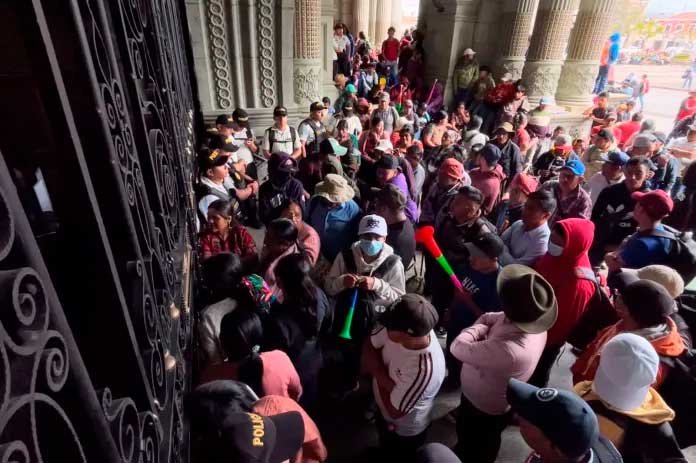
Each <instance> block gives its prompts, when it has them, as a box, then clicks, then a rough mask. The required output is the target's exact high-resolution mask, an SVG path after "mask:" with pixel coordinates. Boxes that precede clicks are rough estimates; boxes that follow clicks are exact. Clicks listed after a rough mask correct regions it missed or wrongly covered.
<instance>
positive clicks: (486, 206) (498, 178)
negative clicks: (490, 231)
mask: <svg viewBox="0 0 696 463" xmlns="http://www.w3.org/2000/svg"><path fill="white" fill-rule="evenodd" d="M469 176H470V177H471V186H474V187H476V188H478V189H479V190H481V193H483V204H482V205H481V210H482V212H483V215H485V216H487V215H488V214H490V213H491V211H492V210H493V209H494V208H495V206H496V205H497V204H498V200H499V199H500V185H501V184H502V182H503V180H504V179H505V174H504V173H503V168H502V166H501V165H500V164H497V165H496V166H495V168H494V169H493V170H489V171H483V170H481V169H480V168H479V169H474V170H472V171H471V172H469Z"/></svg>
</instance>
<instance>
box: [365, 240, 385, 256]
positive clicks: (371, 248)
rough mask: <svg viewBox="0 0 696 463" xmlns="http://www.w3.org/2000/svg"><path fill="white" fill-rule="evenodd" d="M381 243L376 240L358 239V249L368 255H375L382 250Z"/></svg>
mask: <svg viewBox="0 0 696 463" xmlns="http://www.w3.org/2000/svg"><path fill="white" fill-rule="evenodd" d="M383 244H384V243H382V242H381V241H377V240H375V241H372V240H360V249H362V252H364V253H365V254H367V255H368V256H376V255H377V254H379V252H380V251H381V250H382V246H383Z"/></svg>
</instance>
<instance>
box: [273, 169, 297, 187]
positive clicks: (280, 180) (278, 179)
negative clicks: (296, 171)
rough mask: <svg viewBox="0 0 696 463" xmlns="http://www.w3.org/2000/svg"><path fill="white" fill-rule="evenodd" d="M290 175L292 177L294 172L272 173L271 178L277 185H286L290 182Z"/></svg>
mask: <svg viewBox="0 0 696 463" xmlns="http://www.w3.org/2000/svg"><path fill="white" fill-rule="evenodd" d="M290 177H292V174H290V173H289V172H275V173H273V174H271V180H272V181H273V184H274V185H276V186H284V185H285V184H286V183H288V181H289V180H290Z"/></svg>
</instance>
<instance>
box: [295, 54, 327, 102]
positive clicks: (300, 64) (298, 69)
mask: <svg viewBox="0 0 696 463" xmlns="http://www.w3.org/2000/svg"><path fill="white" fill-rule="evenodd" d="M320 83H321V61H319V60H318V59H317V60H293V73H292V89H293V100H294V101H295V103H296V104H298V105H301V106H302V105H306V106H308V105H309V104H311V103H312V102H314V101H320V100H321V95H320V90H321V89H320V87H319V84H320Z"/></svg>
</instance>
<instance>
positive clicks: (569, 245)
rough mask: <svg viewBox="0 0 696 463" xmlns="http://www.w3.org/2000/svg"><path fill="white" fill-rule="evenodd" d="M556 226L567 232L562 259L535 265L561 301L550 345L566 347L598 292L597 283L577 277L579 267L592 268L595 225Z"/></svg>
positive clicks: (543, 259) (575, 222)
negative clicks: (590, 254) (589, 252)
mask: <svg viewBox="0 0 696 463" xmlns="http://www.w3.org/2000/svg"><path fill="white" fill-rule="evenodd" d="M554 227H561V228H562V229H563V230H564V231H565V238H566V242H565V244H564V246H563V253H562V254H561V255H560V256H552V255H551V254H549V253H548V252H547V253H546V254H544V255H543V256H542V257H541V258H540V259H539V261H538V262H537V263H536V265H535V269H536V271H537V272H539V273H540V274H541V276H543V277H544V278H546V280H547V281H548V282H549V283H550V284H551V286H553V289H554V291H555V293H556V300H557V301H558V319H557V320H556V324H555V325H553V327H552V328H551V329H550V330H549V332H548V337H547V340H546V344H547V345H548V346H559V345H563V343H564V342H565V341H566V339H567V338H568V336H569V335H570V333H571V331H573V328H575V325H576V324H577V323H578V320H580V317H582V314H583V313H585V310H586V309H587V303H588V302H589V301H590V299H591V298H592V296H593V295H594V292H595V287H594V283H592V282H591V281H589V280H585V279H583V278H581V277H580V276H579V275H578V272H577V270H576V269H577V268H578V267H584V268H588V269H591V268H592V266H591V265H590V259H589V258H588V257H587V251H588V250H589V249H590V246H591V245H592V239H593V238H594V228H595V227H594V224H593V223H592V222H591V221H589V220H587V219H575V218H573V219H564V220H560V221H558V222H556V224H555V226H554Z"/></svg>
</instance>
